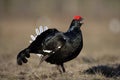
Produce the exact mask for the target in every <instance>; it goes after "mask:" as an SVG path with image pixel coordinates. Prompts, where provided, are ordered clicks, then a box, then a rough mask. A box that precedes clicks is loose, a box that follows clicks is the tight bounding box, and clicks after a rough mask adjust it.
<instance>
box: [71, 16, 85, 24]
mask: <svg viewBox="0 0 120 80" xmlns="http://www.w3.org/2000/svg"><path fill="white" fill-rule="evenodd" d="M72 24H73V25H74V26H81V25H82V24H83V18H82V17H81V16H74V19H73V21H72Z"/></svg>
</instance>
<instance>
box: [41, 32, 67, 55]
mask: <svg viewBox="0 0 120 80" xmlns="http://www.w3.org/2000/svg"><path fill="white" fill-rule="evenodd" d="M64 37H65V36H64V35H63V33H62V32H59V33H56V34H55V35H54V36H52V37H50V38H46V39H45V40H44V42H43V46H42V50H43V52H44V54H45V55H46V54H53V53H56V52H58V51H59V50H60V49H61V48H62V47H63V46H64V45H65V43H66V40H65V38H64Z"/></svg>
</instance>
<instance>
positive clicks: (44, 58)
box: [39, 55, 50, 66]
mask: <svg viewBox="0 0 120 80" xmlns="http://www.w3.org/2000/svg"><path fill="white" fill-rule="evenodd" d="M49 56H50V55H45V56H42V58H41V60H40V62H39V66H40V65H41V63H42V62H43V61H45V60H46V59H47V58H48V57H49Z"/></svg>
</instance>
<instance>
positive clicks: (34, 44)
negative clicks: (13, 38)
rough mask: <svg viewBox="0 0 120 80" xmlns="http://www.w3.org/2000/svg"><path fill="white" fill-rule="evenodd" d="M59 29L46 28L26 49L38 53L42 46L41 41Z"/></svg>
mask: <svg viewBox="0 0 120 80" xmlns="http://www.w3.org/2000/svg"><path fill="white" fill-rule="evenodd" d="M58 32H59V31H58V30H57V29H48V30H46V31H44V32H43V33H41V34H40V35H38V36H37V37H36V39H35V40H34V41H33V42H32V43H31V44H30V46H29V47H28V49H30V52H31V53H38V50H39V49H40V48H42V45H43V44H42V42H43V41H44V40H45V39H46V38H49V37H50V36H54V35H55V34H56V33H58Z"/></svg>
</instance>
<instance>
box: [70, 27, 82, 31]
mask: <svg viewBox="0 0 120 80" xmlns="http://www.w3.org/2000/svg"><path fill="white" fill-rule="evenodd" d="M73 31H80V27H78V26H71V27H70V28H69V29H68V32H73Z"/></svg>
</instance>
